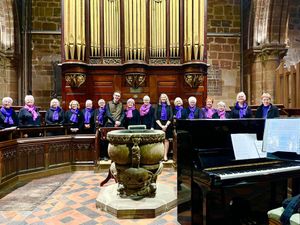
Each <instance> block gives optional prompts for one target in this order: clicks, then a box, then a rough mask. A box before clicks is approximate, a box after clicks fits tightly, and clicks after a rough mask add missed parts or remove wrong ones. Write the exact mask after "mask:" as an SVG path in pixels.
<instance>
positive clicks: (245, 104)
mask: <svg viewBox="0 0 300 225" xmlns="http://www.w3.org/2000/svg"><path fill="white" fill-rule="evenodd" d="M235 108H236V109H237V110H239V114H240V118H244V116H246V113H247V109H248V105H247V103H245V102H244V104H243V107H240V105H239V103H238V102H237V103H236V104H235Z"/></svg>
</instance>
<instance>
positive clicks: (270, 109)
mask: <svg viewBox="0 0 300 225" xmlns="http://www.w3.org/2000/svg"><path fill="white" fill-rule="evenodd" d="M261 102H262V104H261V105H260V106H259V107H258V108H257V111H256V114H255V117H256V118H265V119H266V118H268V119H271V118H278V117H279V116H280V115H279V110H278V108H277V107H276V106H275V105H272V104H271V95H270V94H269V93H263V94H262V96H261Z"/></svg>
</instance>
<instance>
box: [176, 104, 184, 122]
mask: <svg viewBox="0 0 300 225" xmlns="http://www.w3.org/2000/svg"><path fill="white" fill-rule="evenodd" d="M175 109H176V110H177V113H176V119H180V118H181V110H182V109H183V106H178V105H176V106H175Z"/></svg>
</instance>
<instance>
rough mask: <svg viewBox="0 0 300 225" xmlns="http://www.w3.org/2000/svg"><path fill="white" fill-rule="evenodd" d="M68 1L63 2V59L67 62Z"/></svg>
mask: <svg viewBox="0 0 300 225" xmlns="http://www.w3.org/2000/svg"><path fill="white" fill-rule="evenodd" d="M68 15H69V0H65V1H64V51H65V59H66V60H68V59H69V58H70V56H69V52H70V51H69V50H70V49H69V47H70V45H69V44H70V42H69V35H68V33H69V17H68Z"/></svg>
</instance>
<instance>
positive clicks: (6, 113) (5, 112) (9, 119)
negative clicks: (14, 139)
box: [0, 106, 14, 125]
mask: <svg viewBox="0 0 300 225" xmlns="http://www.w3.org/2000/svg"><path fill="white" fill-rule="evenodd" d="M0 111H1V112H2V114H3V115H4V116H5V119H4V123H7V124H10V125H11V124H14V120H13V119H12V116H11V115H12V112H13V110H12V109H11V108H9V109H5V108H4V106H2V107H1V110H0Z"/></svg>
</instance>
